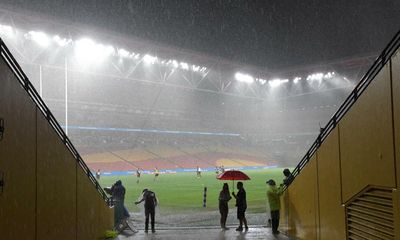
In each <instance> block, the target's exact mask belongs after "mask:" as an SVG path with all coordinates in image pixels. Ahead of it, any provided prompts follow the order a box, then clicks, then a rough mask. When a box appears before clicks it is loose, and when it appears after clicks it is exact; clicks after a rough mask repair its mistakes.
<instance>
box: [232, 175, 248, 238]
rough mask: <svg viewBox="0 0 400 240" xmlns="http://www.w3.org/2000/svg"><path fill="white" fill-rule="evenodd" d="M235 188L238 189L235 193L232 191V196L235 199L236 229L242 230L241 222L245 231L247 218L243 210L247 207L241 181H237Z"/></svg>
mask: <svg viewBox="0 0 400 240" xmlns="http://www.w3.org/2000/svg"><path fill="white" fill-rule="evenodd" d="M236 186H237V189H239V191H238V193H237V195H236V194H235V192H232V195H233V197H235V199H236V207H237V218H238V219H239V227H238V228H236V231H239V232H241V231H243V224H244V226H245V229H246V231H247V230H249V227H248V226H247V220H246V216H245V212H246V209H247V202H246V191H245V190H244V188H243V183H242V182H238V183H237V185H236Z"/></svg>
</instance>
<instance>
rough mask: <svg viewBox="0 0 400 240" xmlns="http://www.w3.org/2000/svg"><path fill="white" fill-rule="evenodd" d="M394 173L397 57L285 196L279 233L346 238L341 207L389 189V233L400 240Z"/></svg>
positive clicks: (399, 95)
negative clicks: (371, 190) (368, 192)
mask: <svg viewBox="0 0 400 240" xmlns="http://www.w3.org/2000/svg"><path fill="white" fill-rule="evenodd" d="M399 174H400V54H399V52H398V53H397V54H396V55H395V56H394V57H392V59H391V61H390V62H389V63H388V64H387V65H386V66H385V67H384V68H383V69H382V70H381V71H380V73H379V74H378V75H377V76H376V77H375V79H374V80H373V82H372V83H371V84H370V85H369V86H368V88H367V89H366V90H365V92H364V93H363V94H362V95H361V96H360V97H359V99H358V100H357V102H356V103H355V104H354V105H353V106H352V108H351V109H350V110H349V112H348V113H347V114H346V115H345V116H344V117H343V119H342V120H341V121H340V123H339V124H338V125H337V127H336V128H335V129H334V130H333V131H332V132H331V133H330V135H329V136H328V138H327V139H326V140H325V141H324V143H323V144H322V145H321V147H320V148H319V149H318V150H317V152H316V154H315V155H314V156H313V158H312V159H311V160H310V162H309V163H308V164H307V166H306V167H305V168H304V169H303V170H302V172H301V173H300V175H299V176H297V178H296V179H295V181H294V182H293V183H292V184H291V185H290V186H289V188H288V190H287V191H286V192H285V195H284V198H282V202H283V205H284V206H287V207H285V208H284V209H283V212H282V215H283V216H284V218H283V219H284V220H285V217H286V216H289V220H287V221H286V220H285V221H284V222H283V224H282V228H281V229H282V230H283V231H286V232H288V233H289V235H291V236H295V237H297V238H298V239H324V240H325V239H332V240H333V239H346V217H345V207H344V205H345V204H346V203H347V202H348V201H349V200H351V199H352V198H353V197H354V196H356V195H357V194H359V193H360V191H362V190H363V189H365V188H366V187H367V186H379V187H386V188H391V189H393V205H394V209H393V211H394V216H395V224H394V226H395V234H396V239H400V229H399V228H400V207H399V206H400V205H399V202H400V194H399V191H398V190H396V189H397V188H398V187H399V186H400V175H399ZM315 186H316V188H315ZM313 223H314V225H313Z"/></svg>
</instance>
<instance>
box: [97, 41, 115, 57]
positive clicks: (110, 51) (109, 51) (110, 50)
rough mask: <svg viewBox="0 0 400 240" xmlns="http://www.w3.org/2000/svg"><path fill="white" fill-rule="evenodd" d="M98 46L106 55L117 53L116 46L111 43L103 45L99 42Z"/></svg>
mask: <svg viewBox="0 0 400 240" xmlns="http://www.w3.org/2000/svg"><path fill="white" fill-rule="evenodd" d="M98 48H100V50H102V52H103V53H104V55H106V56H111V55H115V48H114V47H113V46H111V45H107V46H103V45H101V44H99V45H98Z"/></svg>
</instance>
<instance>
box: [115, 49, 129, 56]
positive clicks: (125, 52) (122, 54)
mask: <svg viewBox="0 0 400 240" xmlns="http://www.w3.org/2000/svg"><path fill="white" fill-rule="evenodd" d="M118 55H119V56H120V57H124V58H127V57H129V56H130V55H129V52H128V51H126V50H125V49H123V48H120V49H118Z"/></svg>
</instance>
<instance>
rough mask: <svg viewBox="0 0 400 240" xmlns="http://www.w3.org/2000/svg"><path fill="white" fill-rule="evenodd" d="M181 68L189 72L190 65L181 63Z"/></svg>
mask: <svg viewBox="0 0 400 240" xmlns="http://www.w3.org/2000/svg"><path fill="white" fill-rule="evenodd" d="M181 68H182V69H184V70H189V64H187V63H185V62H181Z"/></svg>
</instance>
